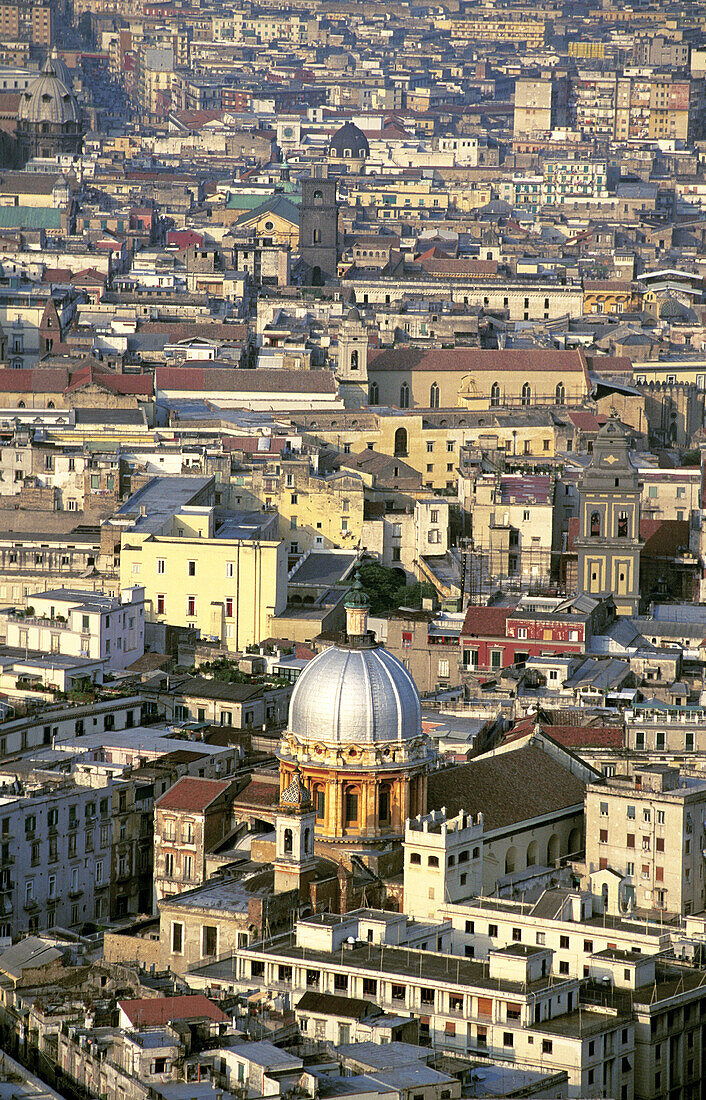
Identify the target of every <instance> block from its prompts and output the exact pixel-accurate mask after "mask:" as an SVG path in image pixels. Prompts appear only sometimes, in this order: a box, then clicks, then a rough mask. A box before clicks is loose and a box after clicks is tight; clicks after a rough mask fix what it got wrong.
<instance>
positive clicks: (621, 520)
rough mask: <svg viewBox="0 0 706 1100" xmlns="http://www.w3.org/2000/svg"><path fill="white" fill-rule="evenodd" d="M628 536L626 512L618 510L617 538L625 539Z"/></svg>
mask: <svg viewBox="0 0 706 1100" xmlns="http://www.w3.org/2000/svg"><path fill="white" fill-rule="evenodd" d="M627 537H628V514H627V512H618V538H619V539H626V538H627Z"/></svg>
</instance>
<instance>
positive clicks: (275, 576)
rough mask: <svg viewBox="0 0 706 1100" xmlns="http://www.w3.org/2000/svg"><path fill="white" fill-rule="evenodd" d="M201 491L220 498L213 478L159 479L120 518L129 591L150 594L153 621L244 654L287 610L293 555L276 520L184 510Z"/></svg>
mask: <svg viewBox="0 0 706 1100" xmlns="http://www.w3.org/2000/svg"><path fill="white" fill-rule="evenodd" d="M209 487H210V489H209ZM194 490H196V492H194ZM201 490H203V491H204V493H207V492H209V491H210V492H212V490H213V479H203V478H194V479H190V478H154V479H152V481H150V482H149V483H148V484H147V485H146V486H145V487H144V489H141V490H140V491H139V492H138V493H137V494H135V495H134V496H133V497H131V498H130V500H129V501H128V502H127V504H125V505H124V506H123V507H122V508H121V509H120V511H119V512H118V514H117V517H116V526H119V525H124V527H125V530H124V532H123V534H122V536H121V551H120V572H121V577H123V578H125V585H124V587H127V586H128V585H134V584H138V585H140V586H141V587H142V588H144V593H145V608H146V610H145V616H146V619H147V620H148V621H151V622H156V623H164V622H166V623H169V624H170V625H172V626H175V625H177V626H188V627H196V628H198V629H200V631H201V637H202V638H208V639H211V640H215V641H218V642H220V643H222V644H224V645H225V646H226V648H228V649H233V650H242V649H244V648H245V646H247V645H252V644H253V643H256V642H259V641H260V640H261V639H262V638H266V637H268V635H269V633H270V618H271V616H272V615H277V614H279V613H280V612H282V611H283V610H284V607H285V604H286V599H287V555H286V548H285V545H284V543H283V542H281V541H279V540H278V539H277V538H276V536H275V531H276V524H277V516H276V513H272V514H271V515H269V516H268V515H264V516H263V515H262V514H257V513H255V514H253V513H250V514H244V513H225V514H221V513H217V512H216V509H215V507H214V506H213V505H212V504H208V503H206V504H201V503H198V504H197V503H193V504H182V499H197V498H198V497H199V496H200V495H201Z"/></svg>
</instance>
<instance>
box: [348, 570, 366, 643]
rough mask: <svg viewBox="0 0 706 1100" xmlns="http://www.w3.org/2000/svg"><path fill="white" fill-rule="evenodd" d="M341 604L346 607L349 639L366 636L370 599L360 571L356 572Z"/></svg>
mask: <svg viewBox="0 0 706 1100" xmlns="http://www.w3.org/2000/svg"><path fill="white" fill-rule="evenodd" d="M343 606H344V607H345V609H346V634H347V635H348V639H349V641H350V639H351V638H356V639H363V638H367V636H368V612H369V611H370V600H369V599H368V596H367V593H366V591H365V589H364V588H363V583H362V581H361V579H360V573H356V575H355V580H354V581H353V584H352V585H351V587H350V589H349V590H348V595H347V596H346V598H345V600H344V601H343Z"/></svg>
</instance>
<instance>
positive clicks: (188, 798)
mask: <svg viewBox="0 0 706 1100" xmlns="http://www.w3.org/2000/svg"><path fill="white" fill-rule="evenodd" d="M229 787H230V780H227V779H200V778H198V777H197V776H193V775H185V776H182V778H181V779H178V780H177V781H176V783H175V784H174V785H173V786H172V787H170V788H169V790H168V791H166V792H165V793H164V794H163V795H162V797H161V798H159V799H157V802H156V805H157V806H159V808H160V810H182V811H183V812H184V813H191V814H196V813H202V812H203V811H204V810H205V809H206V807H207V806H210V805H211V803H212V802H213V801H214V799H216V798H218V796H219V795H220V794H223V792H224V791H227V790H228V788H229Z"/></svg>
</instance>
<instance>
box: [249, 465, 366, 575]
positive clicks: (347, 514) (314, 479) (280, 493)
mask: <svg viewBox="0 0 706 1100" xmlns="http://www.w3.org/2000/svg"><path fill="white" fill-rule="evenodd" d="M364 496H365V494H364V483H363V479H362V478H361V477H360V476H359V475H358V474H356V473H354V472H352V471H348V470H335V471H331V472H330V473H323V472H319V470H318V455H317V454H310V455H309V454H305V455H294V454H292V455H284V454H282V455H273V456H272V457H271V458H269V459H268V460H267V461H266V462H257V463H255V464H254V465H253V467H252V469H251V470H250V471H247V470H245V471H241V470H238V472H237V473H235V475H234V476H233V477H232V478H231V483H230V503H231V507H233V508H243V507H246V508H248V507H255V508H261V507H263V506H264V507H265V508H267V509H272V510H275V511H276V515H277V528H276V530H277V536H278V537H279V538H281V539H282V540H284V541H285V542H286V543H288V544H291V543H292V542H294V543H296V546H297V551H296V552H297V553H300V554H301V553H306V552H307V550H312V549H314V548H315V547H325V548H331V547H334V548H343V549H345V548H346V547H355V546H357V545H358V543H359V542H360V538H361V535H362V529H363V512H364Z"/></svg>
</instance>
